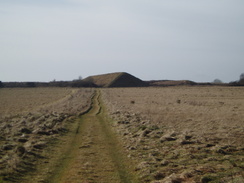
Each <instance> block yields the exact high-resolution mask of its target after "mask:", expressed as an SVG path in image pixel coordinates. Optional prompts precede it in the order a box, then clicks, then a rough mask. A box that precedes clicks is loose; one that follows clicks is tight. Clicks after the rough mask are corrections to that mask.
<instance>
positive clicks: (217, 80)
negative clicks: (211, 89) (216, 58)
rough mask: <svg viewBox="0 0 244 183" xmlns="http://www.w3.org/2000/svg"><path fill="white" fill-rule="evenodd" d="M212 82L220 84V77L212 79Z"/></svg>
mask: <svg viewBox="0 0 244 183" xmlns="http://www.w3.org/2000/svg"><path fill="white" fill-rule="evenodd" d="M213 83H214V84H221V83H223V82H222V81H221V80H220V79H215V80H214V81H213Z"/></svg>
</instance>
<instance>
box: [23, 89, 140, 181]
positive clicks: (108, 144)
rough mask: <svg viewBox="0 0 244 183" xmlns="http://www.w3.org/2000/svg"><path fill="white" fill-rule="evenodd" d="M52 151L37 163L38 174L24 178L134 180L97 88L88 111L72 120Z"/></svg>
mask: <svg viewBox="0 0 244 183" xmlns="http://www.w3.org/2000/svg"><path fill="white" fill-rule="evenodd" d="M52 151H53V152H52V155H50V159H49V162H48V163H47V164H46V165H43V166H41V167H40V170H39V171H38V173H39V174H38V175H34V176H32V177H31V178H27V179H28V180H27V181H26V182H32V181H33V180H35V182H50V183H52V182H55V183H68V182H69V183H97V182H100V183H103V182H104V183H105V182H106V183H107V182H111V183H116V182H121V183H125V182H126V183H129V182H137V181H136V180H135V178H134V177H133V175H132V174H131V173H130V169H132V167H130V166H131V164H129V163H128V162H127V160H126V157H125V156H124V154H123V152H122V148H120V142H119V141H118V140H117V138H116V135H115V134H114V133H113V132H112V131H111V129H110V126H109V123H108V120H106V115H105V113H104V108H103V107H102V105H101V104H100V94H99V92H98V91H97V92H96V94H95V95H94V97H93V99H92V108H91V109H90V111H89V112H88V113H86V114H84V115H82V116H81V118H80V119H78V120H76V121H75V122H73V124H72V126H71V129H70V132H69V133H68V134H67V135H66V137H64V139H62V142H61V143H60V144H59V145H58V147H56V149H52ZM44 167H45V168H44Z"/></svg>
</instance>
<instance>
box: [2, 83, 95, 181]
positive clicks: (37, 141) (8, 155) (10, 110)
mask: <svg viewBox="0 0 244 183" xmlns="http://www.w3.org/2000/svg"><path fill="white" fill-rule="evenodd" d="M92 94H93V90H92V89H71V88H28V89H27V88H11V89H7V88H6V89H0V146H1V148H0V180H1V179H4V180H5V181H7V182H19V180H18V179H16V178H18V177H20V176H21V175H23V174H25V173H26V172H29V171H32V170H33V169H34V167H35V166H36V162H37V160H38V159H39V158H41V157H42V156H41V153H42V151H43V150H44V149H45V148H46V147H47V146H48V144H49V143H50V141H53V140H55V139H58V138H59V137H60V135H61V134H63V133H65V132H66V131H67V130H68V126H67V121H69V120H70V118H72V117H75V116H77V115H79V114H80V113H82V112H83V111H85V110H87V108H89V107H90V103H91V101H90V99H91V96H92ZM15 179H16V180H15ZM0 182H1V181H0Z"/></svg>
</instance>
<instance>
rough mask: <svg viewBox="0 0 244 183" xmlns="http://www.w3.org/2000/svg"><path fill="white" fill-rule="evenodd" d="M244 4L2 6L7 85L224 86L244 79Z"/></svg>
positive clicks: (21, 0) (0, 76) (191, 0)
mask: <svg viewBox="0 0 244 183" xmlns="http://www.w3.org/2000/svg"><path fill="white" fill-rule="evenodd" d="M243 7H244V1H241V0H233V1H229V0H223V1H221V2H220V1H216V0H206V1H196V0H185V1H180V0H163V1H159V0H154V1H149V0H140V1H139V0H132V1H127V0H124V1H121V0H115V1H111V0H105V1H98V0H94V1H88V0H59V1H58V0H53V1H47V0H44V1H38V2H35V1H30V0H18V1H17V0H11V1H3V0H0V25H1V28H0V40H1V41H0V80H2V81H50V80H53V79H56V80H72V79H76V78H78V76H80V75H81V76H83V77H86V76H89V75H94V74H102V73H107V72H116V71H125V72H129V73H131V74H133V75H135V76H137V77H140V78H142V79H144V80H150V79H190V80H194V81H213V80H214V79H216V78H219V79H221V80H223V81H225V82H229V81H233V80H237V79H238V78H239V75H240V74H241V73H242V72H244V61H243V59H244V36H243V32H244V21H243V18H244V12H243Z"/></svg>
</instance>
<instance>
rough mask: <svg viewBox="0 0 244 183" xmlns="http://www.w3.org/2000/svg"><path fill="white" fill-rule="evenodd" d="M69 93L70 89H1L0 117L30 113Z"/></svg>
mask: <svg viewBox="0 0 244 183" xmlns="http://www.w3.org/2000/svg"><path fill="white" fill-rule="evenodd" d="M71 93H72V89H70V88H3V89H0V116H4V115H15V114H18V113H21V112H24V111H28V112H31V111H33V110H35V109H37V108H40V107H41V106H43V105H47V104H50V103H53V102H55V101H58V100H60V99H62V98H64V97H65V96H67V95H69V94H71Z"/></svg>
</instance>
